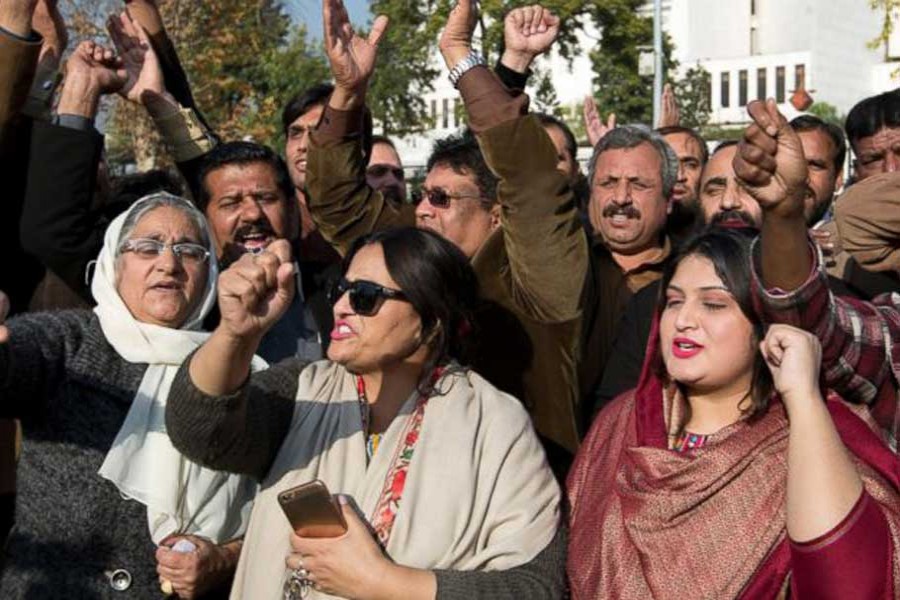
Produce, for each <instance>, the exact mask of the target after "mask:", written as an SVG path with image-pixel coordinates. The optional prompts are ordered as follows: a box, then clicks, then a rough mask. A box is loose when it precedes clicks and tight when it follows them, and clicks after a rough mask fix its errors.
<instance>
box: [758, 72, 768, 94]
mask: <svg viewBox="0 0 900 600" xmlns="http://www.w3.org/2000/svg"><path fill="white" fill-rule="evenodd" d="M767 93H768V90H767V89H766V70H765V69H757V70H756V99H757V100H765V99H766V94H767Z"/></svg>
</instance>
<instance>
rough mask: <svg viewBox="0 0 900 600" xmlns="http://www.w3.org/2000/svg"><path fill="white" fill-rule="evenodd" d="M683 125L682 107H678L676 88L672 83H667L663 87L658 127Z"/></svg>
mask: <svg viewBox="0 0 900 600" xmlns="http://www.w3.org/2000/svg"><path fill="white" fill-rule="evenodd" d="M678 125H681V109H680V108H678V98H676V97H675V90H674V89H673V88H672V84H671V83H667V84H666V86H665V87H664V88H663V93H662V106H661V107H660V111H659V123H657V124H656V126H657V127H658V128H662V127H676V126H678Z"/></svg>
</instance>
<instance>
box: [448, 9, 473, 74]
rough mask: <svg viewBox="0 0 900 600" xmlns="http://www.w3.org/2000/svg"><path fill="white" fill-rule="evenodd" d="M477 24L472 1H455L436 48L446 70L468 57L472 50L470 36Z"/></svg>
mask: <svg viewBox="0 0 900 600" xmlns="http://www.w3.org/2000/svg"><path fill="white" fill-rule="evenodd" d="M476 23H478V7H477V5H476V3H475V2H474V0H457V1H456V6H454V7H453V10H451V11H450V15H449V16H448V17H447V25H446V26H444V31H443V32H441V39H440V41H439V42H438V48H439V49H440V51H441V55H442V56H443V57H444V62H445V63H446V64H447V68H448V69H452V68H453V67H455V66H456V64H457V63H458V62H459V61H461V60H462V59H464V58H465V57H466V56H468V55H469V52H471V50H472V35H473V34H474V32H475V24H476Z"/></svg>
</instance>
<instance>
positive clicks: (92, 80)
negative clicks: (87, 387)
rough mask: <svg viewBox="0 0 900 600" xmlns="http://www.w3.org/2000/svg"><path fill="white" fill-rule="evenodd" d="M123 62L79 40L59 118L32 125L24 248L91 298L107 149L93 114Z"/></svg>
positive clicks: (120, 80) (114, 85)
mask: <svg viewBox="0 0 900 600" xmlns="http://www.w3.org/2000/svg"><path fill="white" fill-rule="evenodd" d="M120 67H121V64H120V60H119V59H118V58H117V57H116V56H115V55H114V54H113V53H112V51H110V50H109V49H107V48H104V47H103V46H100V45H97V44H95V43H94V42H91V41H85V42H82V43H81V44H79V46H78V47H77V48H76V49H75V51H74V52H73V53H72V55H71V56H70V57H69V61H68V64H67V76H66V82H65V84H64V86H63V89H62V93H61V95H60V101H59V106H58V109H57V110H58V116H57V119H56V122H55V123H43V122H36V123H35V124H34V126H33V128H32V137H31V148H30V157H29V161H28V179H27V184H26V189H25V201H24V204H23V207H22V218H21V221H20V224H19V227H20V233H21V240H22V246H23V248H25V250H26V251H27V252H28V253H29V254H31V255H33V256H35V257H37V258H38V259H39V260H40V261H41V263H42V264H43V265H44V266H46V267H47V268H48V269H50V270H51V271H53V272H54V273H55V274H56V275H58V276H59V277H60V278H61V279H62V280H63V281H64V282H65V283H66V284H67V285H68V286H69V287H70V288H71V289H72V290H73V291H75V292H76V293H78V294H79V295H80V296H81V297H83V298H84V299H85V300H88V301H89V300H90V291H89V289H88V284H87V282H86V281H85V269H86V266H87V264H88V263H89V262H90V261H91V260H93V259H94V258H96V256H97V253H98V252H99V251H100V247H101V246H102V245H103V232H104V229H105V228H106V223H105V222H102V221H100V220H99V216H98V215H97V214H96V212H94V211H93V210H92V203H93V201H94V193H95V184H96V177H97V165H98V164H99V163H100V153H101V151H102V149H103V138H102V136H101V135H100V134H99V133H97V131H96V129H94V119H95V117H96V115H97V110H98V106H99V103H100V98H101V96H103V95H105V94H111V93H115V92H116V91H117V90H119V89H121V87H122V86H123V85H124V84H125V80H126V77H125V72H124V70H123V69H121V68H120Z"/></svg>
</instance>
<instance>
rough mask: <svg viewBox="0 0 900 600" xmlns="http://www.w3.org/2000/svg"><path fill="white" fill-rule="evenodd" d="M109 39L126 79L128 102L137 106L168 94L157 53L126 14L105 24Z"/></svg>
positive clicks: (137, 25) (123, 87)
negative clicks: (120, 62) (118, 57)
mask: <svg viewBox="0 0 900 600" xmlns="http://www.w3.org/2000/svg"><path fill="white" fill-rule="evenodd" d="M106 28H107V30H108V31H109V37H110V39H111V40H112V42H113V44H115V46H116V49H117V50H118V52H119V55H120V56H121V57H122V65H123V67H124V69H125V73H126V75H127V79H126V81H125V85H124V86H122V89H121V91H120V93H121V95H122V96H123V97H124V98H126V99H127V100H129V101H131V102H134V103H136V104H141V103H145V102H147V101H148V100H151V99H154V98H159V97H161V96H163V95H164V94H166V84H165V79H164V77H163V72H162V67H161V66H160V64H159V58H158V57H157V56H156V51H155V50H154V49H153V45H152V44H151V43H150V39H149V38H148V37H147V32H145V31H144V29H143V27H141V26H140V25H139V24H138V23H135V22H134V21H133V20H132V19H131V17H130V16H129V15H128V13H127V12H123V13H122V14H121V15H119V16H111V17H110V18H109V19H108V20H107V22H106Z"/></svg>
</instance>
